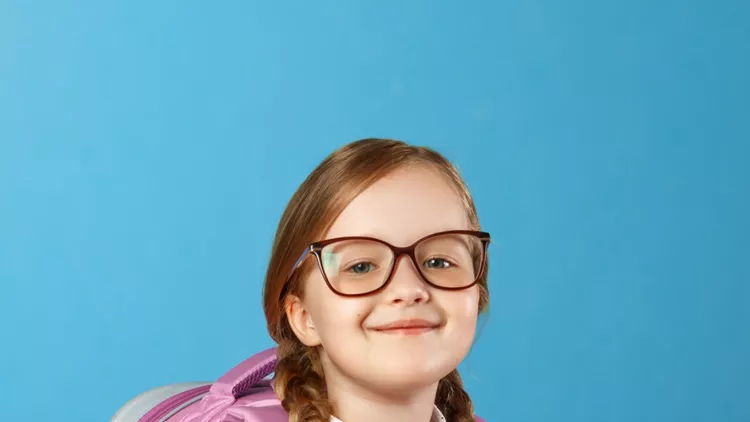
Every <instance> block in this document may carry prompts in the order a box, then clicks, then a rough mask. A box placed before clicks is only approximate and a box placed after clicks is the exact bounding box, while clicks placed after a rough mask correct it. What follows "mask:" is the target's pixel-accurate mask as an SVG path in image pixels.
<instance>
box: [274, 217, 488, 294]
mask: <svg viewBox="0 0 750 422" xmlns="http://www.w3.org/2000/svg"><path fill="white" fill-rule="evenodd" d="M448 234H464V235H470V236H475V237H477V238H478V239H479V240H480V241H481V242H482V262H481V264H480V265H479V272H478V273H477V275H476V277H475V278H474V281H473V282H472V283H471V284H469V285H467V286H462V287H444V286H438V285H437V284H435V283H433V282H431V281H430V280H428V279H427V277H425V275H424V273H423V272H422V268H421V266H420V264H419V263H418V262H417V257H416V255H415V250H416V248H417V245H419V244H420V243H421V242H423V241H424V240H427V239H430V238H433V237H438V236H445V235H448ZM344 240H369V241H374V242H378V243H381V244H383V245H385V246H387V247H388V248H390V249H391V251H393V265H392V266H391V269H390V271H389V273H388V276H387V277H386V278H385V281H384V282H383V285H381V286H380V287H378V288H377V289H375V290H372V291H369V292H366V293H354V294H349V293H341V292H339V291H338V290H336V289H334V288H333V286H332V285H331V282H330V281H328V276H327V275H326V272H325V268H324V267H323V259H322V257H321V252H322V251H323V248H325V247H326V246H328V245H330V244H332V243H336V242H340V241H344ZM489 244H490V234H489V233H487V232H483V231H474V230H447V231H442V232H437V233H432V234H429V235H427V236H424V237H422V238H421V239H419V240H417V241H416V242H414V243H412V244H411V245H409V246H405V247H398V246H394V245H391V244H390V243H388V242H386V241H385V240H382V239H377V238H374V237H367V236H345V237H336V238H333V239H326V240H321V241H319V242H313V243H311V244H310V246H308V247H307V248H306V249H305V250H304V252H302V254H301V255H300V257H299V258H298V259H297V261H296V262H295V263H294V266H293V267H292V269H291V270H290V271H289V275H288V276H287V278H286V283H287V285H286V286H284V289H283V290H282V296H283V293H284V292H286V290H287V288H288V283H289V279H290V278H291V277H292V275H293V274H294V272H295V271H296V270H297V268H299V266H300V265H301V264H302V262H304V260H305V259H307V257H308V255H309V254H310V253H312V254H313V255H315V258H316V260H317V261H318V269H320V273H321V274H322V275H323V280H325V282H326V284H327V285H328V288H329V289H331V291H332V292H334V293H336V294H337V295H339V296H345V297H359V296H367V295H372V294H375V293H377V292H379V291H381V290H383V289H385V288H386V286H388V284H390V282H391V279H392V278H393V273H394V271H395V269H396V262H398V260H399V259H400V258H401V255H407V256H408V257H409V258H410V259H411V262H412V263H414V267H415V268H416V269H417V272H418V273H419V276H420V277H421V278H422V280H423V281H424V282H425V283H427V284H428V285H430V286H432V287H434V288H436V289H440V290H464V289H468V288H470V287H472V286H473V285H475V284H477V282H478V281H479V279H480V278H482V274H484V269H485V267H486V264H487V248H488V247H489Z"/></svg>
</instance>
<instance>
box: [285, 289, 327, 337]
mask: <svg viewBox="0 0 750 422" xmlns="http://www.w3.org/2000/svg"><path fill="white" fill-rule="evenodd" d="M284 308H285V311H286V318H287V320H289V325H290V326H291V327H292V331H294V335H296V336H297V338H298V339H299V341H300V342H302V344H304V345H305V346H308V347H315V346H320V337H319V336H318V332H317V331H316V330H315V324H313V321H312V317H311V316H310V313H309V312H308V311H307V309H306V308H305V304H304V303H303V302H302V300H300V298H298V297H297V296H294V295H289V296H287V300H286V305H285V306H284Z"/></svg>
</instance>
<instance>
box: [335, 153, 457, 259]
mask: <svg viewBox="0 0 750 422" xmlns="http://www.w3.org/2000/svg"><path fill="white" fill-rule="evenodd" d="M468 226H469V225H468V218H467V212H466V209H465V207H464V205H463V203H462V202H461V200H460V198H459V196H458V195H457V193H456V191H455V189H454V187H453V186H451V185H450V184H449V183H448V181H447V180H446V179H445V178H444V177H442V176H441V175H439V174H437V173H436V172H434V171H430V170H425V169H421V168H412V169H408V170H401V171H397V172H394V173H392V174H390V175H388V176H386V177H384V178H382V179H380V180H378V181H377V182H375V183H374V184H373V185H372V186H370V187H369V188H368V189H366V190H365V191H364V192H362V193H361V194H360V195H358V196H357V197H356V198H355V199H354V200H353V201H352V202H351V203H350V204H349V205H348V206H347V207H346V208H345V209H344V211H343V212H342V213H341V214H340V215H339V216H338V218H337V219H336V220H335V221H334V223H333V225H332V226H331V228H330V230H329V231H328V233H327V234H326V236H325V238H327V239H330V238H333V237H341V236H371V237H376V238H379V239H383V240H386V241H389V242H392V243H394V244H399V245H406V244H410V243H411V242H413V241H415V240H417V239H419V238H421V237H422V236H425V235H428V234H431V233H435V232H438V231H443V230H455V229H468V228H469V227H468Z"/></svg>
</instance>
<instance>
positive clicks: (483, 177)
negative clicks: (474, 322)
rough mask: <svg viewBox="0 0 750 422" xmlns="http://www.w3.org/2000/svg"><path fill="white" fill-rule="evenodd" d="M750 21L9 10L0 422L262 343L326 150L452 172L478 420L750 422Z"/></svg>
mask: <svg viewBox="0 0 750 422" xmlns="http://www.w3.org/2000/svg"><path fill="white" fill-rule="evenodd" d="M749 15H750V3H748V2H746V1H740V0H737V1H719V2H712V3H709V2H708V1H705V2H697V1H687V2H674V1H671V2H670V1H665V0H656V1H653V0H652V1H646V0H640V1H612V0H607V1H588V2H584V1H581V0H572V1H567V2H553V1H520V0H513V1H503V2H499V1H495V2H492V1H484V2H437V1H434V2H429V1H399V2H389V1H383V0H380V1H373V2H354V1H350V2H346V1H339V2H263V3H261V2H250V1H246V2H240V1H234V2H232V1H223V2H197V1H158V2H153V1H152V2H147V1H127V2H125V1H122V2H102V1H88V2H67V3H63V2H53V1H48V2H41V1H36V2H34V1H11V2H9V1H2V2H0V283H2V284H1V286H2V289H1V290H0V321H2V322H0V324H2V325H1V326H0V327H1V328H2V330H1V331H0V333H1V334H0V335H1V336H2V337H1V339H2V347H1V350H0V410H1V412H0V414H1V415H2V416H1V418H2V419H3V420H48V421H52V420H64V421H76V422H77V421H102V420H109V418H110V417H111V415H112V414H113V413H114V412H115V411H116V410H117V409H118V408H119V407H120V406H121V405H122V404H123V403H124V402H125V401H126V400H128V399H129V398H131V397H132V396H134V395H136V394H137V393H139V392H141V391H143V390H146V389H148V388H151V387H154V386H158V385H161V384H165V383H173V382H181V381H193V380H213V379H215V378H216V377H217V376H219V375H220V374H221V373H222V372H223V371H224V370H226V369H228V368H229V367H231V366H232V365H234V364H235V363H237V362H238V361H240V360H241V359H243V358H244V357H246V356H248V355H249V354H251V353H253V352H255V351H257V350H259V349H261V348H265V347H267V346H270V345H271V342H270V341H269V340H268V338H267V334H266V332H265V327H264V321H263V314H262V311H261V308H260V292H261V283H262V278H263V274H264V267H265V265H266V263H267V260H268V258H269V251H270V245H271V241H272V237H273V234H274V229H275V225H276V223H277V222H278V219H279V217H280V215H281V212H282V210H283V208H284V206H285V205H286V202H287V201H288V199H289V198H290V196H291V195H292V193H293V191H294V190H295V189H296V187H297V186H298V185H299V183H300V182H301V181H302V180H303V178H304V177H305V176H306V175H307V173H308V172H309V171H311V170H312V169H313V167H314V166H315V165H316V164H317V163H318V162H319V161H320V160H321V159H323V158H324V157H325V156H326V155H327V154H329V153H330V152H331V151H332V150H333V149H335V148H337V147H339V146H341V145H343V144H345V143H348V142H350V141H353V140H355V139H359V138H363V137H369V136H382V137H394V138H399V139H404V140H406V141H408V142H410V143H416V144H426V145H430V146H432V147H435V148H436V149H438V150H439V151H441V152H443V153H444V154H445V155H447V156H448V157H449V158H450V159H452V160H454V161H455V163H456V164H457V165H458V166H459V167H460V169H461V171H462V172H463V174H464V175H465V177H466V179H467V181H468V183H469V185H470V188H471V189H472V192H473V194H474V195H475V197H476V201H477V203H478V207H479V212H480V218H481V219H482V223H483V226H484V228H485V229H487V230H489V231H491V232H492V234H493V236H494V239H495V241H494V243H493V245H492V247H491V252H492V258H491V276H490V282H491V286H492V290H491V291H492V307H491V313H490V316H489V319H488V322H487V325H486V326H485V328H484V330H483V331H482V333H481V336H480V338H479V340H478V341H477V343H476V345H475V347H474V349H473V351H472V352H471V354H470V355H469V357H468V358H467V360H466V362H465V364H464V365H463V366H462V367H461V370H462V372H463V374H464V378H465V380H466V384H467V388H468V389H469V391H470V393H471V395H472V397H473V398H474V401H475V404H476V408H477V410H478V412H479V413H480V414H481V415H484V416H485V417H487V418H488V419H489V421H514V422H517V421H545V422H556V421H623V422H625V421H660V422H661V421H711V422H715V421H723V422H740V421H745V422H746V421H749V420H750V287H749V284H750V270H749V268H750V266H749V265H748V264H749V263H750V227H749V225H750V223H749V222H748V215H750V201H749V199H748V196H750V195H749V192H750V189H749V188H748V182H750V171H749V170H748V157H750V146H749V145H748V144H749V142H750V57H749V56H750V49H748V42H749V41H750V26H748V24H747V17H748V16H749Z"/></svg>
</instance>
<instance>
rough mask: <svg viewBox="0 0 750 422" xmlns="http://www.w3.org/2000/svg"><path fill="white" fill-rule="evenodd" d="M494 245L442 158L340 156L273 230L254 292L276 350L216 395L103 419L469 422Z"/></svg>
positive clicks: (228, 378)
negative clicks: (466, 377) (465, 368)
mask: <svg viewBox="0 0 750 422" xmlns="http://www.w3.org/2000/svg"><path fill="white" fill-rule="evenodd" d="M489 241H490V237H489V234H488V233H485V232H481V231H479V221H478V219H477V213H476V209H475V208H474V203H473V201H472V199H471V196H470V195H469V192H468V190H467V188H466V186H465V184H464V183H463V181H462V179H461V177H460V176H459V174H458V172H457V171H456V169H455V168H454V167H453V166H452V165H451V164H450V163H449V162H448V161H447V160H446V159H445V158H444V157H442V156H441V155H439V154H438V153H436V152H434V151H433V150H431V149H428V148H423V147H414V146H409V145H407V144H405V143H403V142H399V141H393V140H383V139H365V140H361V141H357V142H354V143H352V144H349V145H347V146H345V147H343V148H341V149H339V150H338V151H336V152H334V153H333V154H331V155H330V156H329V157H328V158H326V159H325V160H324V161H323V163H321V164H320V165H319V166H318V167H317V168H316V169H315V170H314V171H313V172H312V174H310V176H309V177H308V178H307V180H305V181H304V183H303V184H302V186H301V187H300V188H299V190H298V191H297V192H296V193H295V194H294V196H293V197H292V199H291V201H290V203H289V205H288V207H287V209H286V211H285V212H284V215H283V216H282V218H281V222H280V223H279V227H278V231H277V233H276V238H275V240H274V245H273V251H272V255H271V262H270V265H269V266H268V273H267V274H266V281H265V286H264V292H263V295H264V297H263V307H264V310H265V314H266V320H267V323H268V331H269V332H270V334H271V337H273V339H274V340H275V341H276V342H277V343H278V347H277V348H276V349H275V350H274V349H269V350H266V351H264V352H261V353H259V354H257V355H254V356H252V357H250V358H249V359H247V360H245V361H244V362H242V363H240V364H239V365H237V366H235V367H234V368H232V369H231V370H230V371H229V372H227V373H226V374H225V375H223V376H222V377H221V378H219V379H218V380H217V381H216V382H214V383H205V382H204V383H182V384H173V385H168V386H164V387H161V388H156V389H153V390H150V391H147V392H145V393H143V394H141V395H139V397H136V398H135V399H133V400H131V401H130V402H129V403H127V404H126V405H125V406H124V407H123V408H121V409H120V411H119V412H118V413H117V414H116V415H115V416H114V418H113V419H112V420H113V421H114V422H134V421H136V420H138V421H140V422H164V421H168V422H173V421H174V422H229V421H232V422H239V421H244V422H257V421H264V422H270V421H276V422H281V421H286V420H289V421H291V422H341V421H347V422H373V421H378V422H381V421H387V422H428V421H432V422H438V421H441V422H473V421H474V420H475V418H474V414H473V413H474V412H473V409H472V405H471V400H470V399H469V396H468V395H467V394H466V392H465V391H464V389H463V386H462V383H461V378H460V377H459V375H458V371H457V370H456V367H457V366H458V364H459V362H461V360H462V359H463V358H464V357H465V356H466V354H467V353H468V351H469V348H470V346H471V344H472V341H473V339H474V331H475V327H476V322H477V315H478V314H479V313H480V312H482V311H484V310H485V309H486V307H487V303H488V300H489V293H488V290H487V269H486V266H487V246H488V245H489ZM271 372H274V373H275V375H274V378H273V380H272V384H273V385H272V386H271V385H269V383H268V381H267V380H261V379H262V378H264V377H266V375H269V374H270V373H271ZM271 387H272V388H271ZM477 420H478V421H479V420H481V419H479V418H477Z"/></svg>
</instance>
